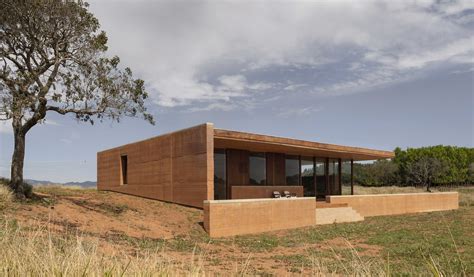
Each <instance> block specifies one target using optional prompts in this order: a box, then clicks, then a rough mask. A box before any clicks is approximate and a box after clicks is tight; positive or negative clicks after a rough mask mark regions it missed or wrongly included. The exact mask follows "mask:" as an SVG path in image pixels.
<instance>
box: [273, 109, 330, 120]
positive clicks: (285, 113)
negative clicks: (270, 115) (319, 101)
mask: <svg viewBox="0 0 474 277" xmlns="http://www.w3.org/2000/svg"><path fill="white" fill-rule="evenodd" d="M322 110H323V109H322V108H321V107H305V108H286V109H284V110H282V111H280V112H279V113H278V114H277V115H278V116H279V117H284V118H288V117H294V116H307V115H312V114H314V113H317V112H320V111H322Z"/></svg>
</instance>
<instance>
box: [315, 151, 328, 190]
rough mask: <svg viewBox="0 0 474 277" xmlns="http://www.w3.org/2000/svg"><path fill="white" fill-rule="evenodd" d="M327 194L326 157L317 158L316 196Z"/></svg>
mask: <svg viewBox="0 0 474 277" xmlns="http://www.w3.org/2000/svg"><path fill="white" fill-rule="evenodd" d="M325 196H326V159H320V158H316V197H318V198H324V197H325Z"/></svg>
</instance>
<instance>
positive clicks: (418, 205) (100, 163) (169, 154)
mask: <svg viewBox="0 0 474 277" xmlns="http://www.w3.org/2000/svg"><path fill="white" fill-rule="evenodd" d="M393 156H394V153H393V152H390V151H381V150H373V149H366V148H358V147H349V146H341V145H333V144H325V143H317V142H310V141H303V140H297V139H290V138H281V137H274V136H267V135H260V134H252V133H244V132H237V131H229V130H223V129H217V128H214V126H213V124H211V123H206V124H202V125H198V126H195V127H191V128H188V129H184V130H180V131H176V132H173V133H169V134H165V135H161V136H158V137H154V138H150V139H147V140H143V141H139V142H135V143H131V144H127V145H123V146H120V147H116V148H113V149H109V150H105V151H102V152H99V153H98V154H97V175H98V176H97V187H98V189H99V190H109V191H116V192H122V193H127V194H133V195H137V196H142V197H147V198H152V199H157V200H163V201H168V202H174V203H179V204H183V205H188V206H194V207H198V208H204V226H205V228H206V230H207V231H208V232H209V233H210V234H211V236H225V235H235V234H244V233H254V232H261V231H269V230H277V229H286V228H294V227H300V226H307V225H312V224H317V223H320V224H323V223H332V222H335V221H336V222H343V221H356V220H361V219H363V217H364V216H373V215H387V214H403V213H410V212H421V211H434V210H444V209H453V208H457V194H456V195H454V194H453V195H451V194H449V195H448V194H446V195H442V194H437V195H441V196H439V197H438V198H433V196H434V194H433V195H424V196H422V195H421V194H417V195H416V196H413V195H397V196H396V197H395V196H394V195H390V196H386V197H385V198H382V197H381V196H380V195H379V196H364V197H363V198H361V196H356V195H352V194H353V193H354V191H353V162H354V161H363V160H376V159H384V158H392V157H393ZM274 191H278V192H280V193H281V194H283V193H284V192H285V191H287V192H289V193H290V194H291V195H293V196H296V197H293V198H288V199H273V198H272V197H273V192H274ZM342 194H347V195H342ZM420 197H421V198H420ZM448 198H449V199H448ZM446 199H448V200H446ZM315 200H322V202H319V201H315ZM318 203H319V204H318ZM318 205H319V208H321V211H320V212H319V211H318V212H317V211H316V210H317V209H316V208H317V207H318ZM322 208H328V209H324V210H322ZM318 215H319V217H318ZM228 225H231V226H232V227H228Z"/></svg>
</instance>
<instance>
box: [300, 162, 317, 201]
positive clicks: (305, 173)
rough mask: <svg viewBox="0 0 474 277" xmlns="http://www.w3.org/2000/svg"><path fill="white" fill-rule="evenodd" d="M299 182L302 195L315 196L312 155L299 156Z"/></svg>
mask: <svg viewBox="0 0 474 277" xmlns="http://www.w3.org/2000/svg"><path fill="white" fill-rule="evenodd" d="M301 184H302V185H303V195H304V196H315V195H316V194H315V191H314V189H315V187H314V163H313V158H312V157H301Z"/></svg>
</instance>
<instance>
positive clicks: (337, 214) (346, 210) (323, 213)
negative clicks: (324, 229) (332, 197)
mask: <svg viewBox="0 0 474 277" xmlns="http://www.w3.org/2000/svg"><path fill="white" fill-rule="evenodd" d="M363 220H364V217H363V216H361V215H360V214H359V213H358V212H357V211H356V210H354V209H353V208H351V207H334V208H317V209H316V225H323V224H332V223H342V222H357V221H363Z"/></svg>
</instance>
